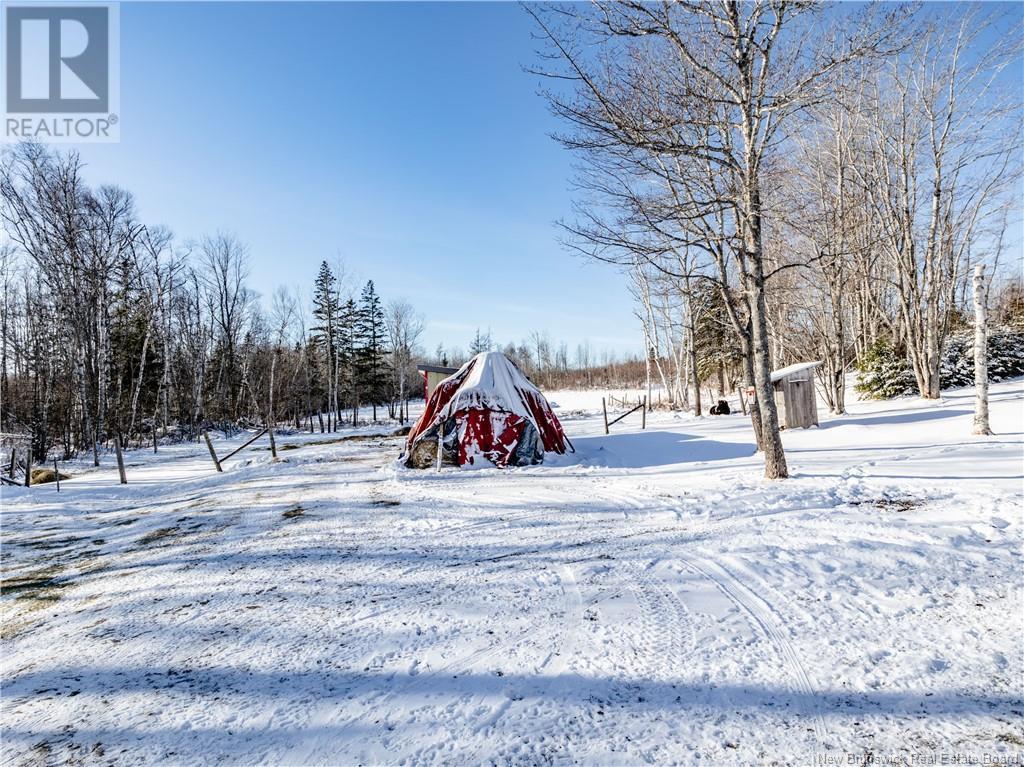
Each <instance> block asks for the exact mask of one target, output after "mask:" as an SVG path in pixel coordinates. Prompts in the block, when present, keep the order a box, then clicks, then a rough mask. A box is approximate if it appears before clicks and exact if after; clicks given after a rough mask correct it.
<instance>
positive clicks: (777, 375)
mask: <svg viewBox="0 0 1024 767" xmlns="http://www.w3.org/2000/svg"><path fill="white" fill-rule="evenodd" d="M820 364H821V360H818V361H817V362H797V363H796V364H794V365H789V366H788V367H784V368H779V369H778V370H773V371H772V383H775V382H776V381H781V380H782V379H783V378H785V377H786V376H791V375H793V374H794V373H800V372H802V371H804V370H813V369H814V368H816V367H818V365H820Z"/></svg>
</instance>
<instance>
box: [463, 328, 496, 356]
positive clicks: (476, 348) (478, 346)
mask: <svg viewBox="0 0 1024 767" xmlns="http://www.w3.org/2000/svg"><path fill="white" fill-rule="evenodd" d="M492 346H494V342H493V341H492V340H491V331H490V328H488V329H487V332H486V333H481V332H480V328H477V329H476V335H475V336H474V337H473V342H472V343H471V344H470V345H469V353H470V354H471V355H473V356H475V355H477V354H480V353H481V352H489V351H490V350H491V347H492Z"/></svg>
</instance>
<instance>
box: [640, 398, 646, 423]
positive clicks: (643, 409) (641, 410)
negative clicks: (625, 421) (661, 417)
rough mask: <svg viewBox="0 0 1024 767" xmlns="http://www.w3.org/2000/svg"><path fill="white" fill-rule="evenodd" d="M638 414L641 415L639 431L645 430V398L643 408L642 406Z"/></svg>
mask: <svg viewBox="0 0 1024 767" xmlns="http://www.w3.org/2000/svg"><path fill="white" fill-rule="evenodd" d="M640 413H641V420H640V428H641V429H646V428H647V397H644V406H643V408H641V409H640Z"/></svg>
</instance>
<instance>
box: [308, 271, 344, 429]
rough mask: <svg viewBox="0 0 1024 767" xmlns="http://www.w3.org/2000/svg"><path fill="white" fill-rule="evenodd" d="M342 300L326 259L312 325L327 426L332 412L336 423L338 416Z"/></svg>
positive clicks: (316, 284) (316, 290) (316, 289)
mask: <svg viewBox="0 0 1024 767" xmlns="http://www.w3.org/2000/svg"><path fill="white" fill-rule="evenodd" d="M339 302H340V297H339V296H338V288H337V279H336V278H335V276H334V273H333V272H332V271H331V267H329V266H328V265H327V262H326V261H324V262H322V263H321V264H320V272H319V273H318V274H317V276H316V282H314V284H313V318H314V319H315V320H316V323H317V324H316V325H314V326H313V332H312V340H313V343H314V344H315V345H316V347H317V348H318V350H319V351H320V360H321V361H322V363H323V370H324V378H325V379H326V381H327V392H326V394H327V410H328V427H330V420H331V417H330V413H332V412H333V413H334V420H335V422H337V418H338V368H339V365H338V362H339V360H338V349H339V338H338V331H339V324H340V306H339Z"/></svg>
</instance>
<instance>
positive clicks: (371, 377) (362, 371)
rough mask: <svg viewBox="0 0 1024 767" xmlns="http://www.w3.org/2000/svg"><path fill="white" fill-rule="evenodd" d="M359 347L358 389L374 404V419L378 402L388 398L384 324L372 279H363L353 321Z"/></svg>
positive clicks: (381, 307)
mask: <svg viewBox="0 0 1024 767" xmlns="http://www.w3.org/2000/svg"><path fill="white" fill-rule="evenodd" d="M355 332H356V347H357V350H358V362H357V365H356V367H357V375H358V376H359V378H360V384H361V386H360V389H361V391H362V393H363V395H364V396H365V398H366V399H367V400H368V401H369V403H370V404H371V405H372V406H373V420H374V421H376V420H377V405H379V404H382V403H383V402H385V401H386V399H387V386H388V363H387V355H388V353H389V350H388V348H387V328H386V327H385V324H384V308H383V306H381V301H380V296H379V295H378V294H377V291H376V289H375V288H374V286H373V280H370V281H369V282H367V283H366V287H364V288H363V293H362V296H361V297H360V302H359V316H358V318H357V320H356V324H355Z"/></svg>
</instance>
